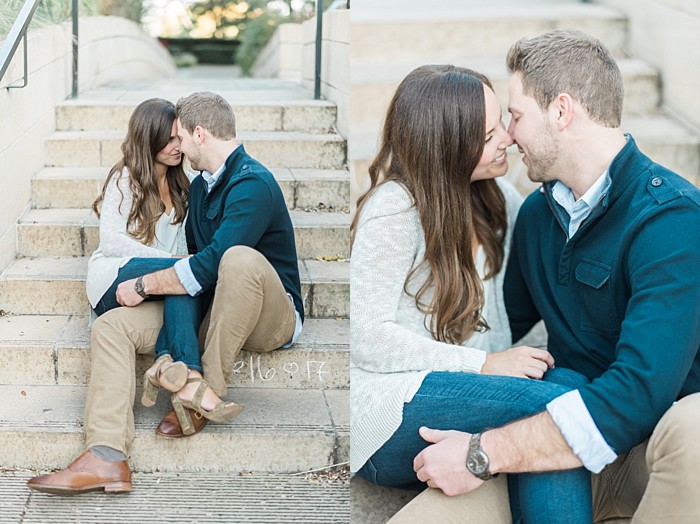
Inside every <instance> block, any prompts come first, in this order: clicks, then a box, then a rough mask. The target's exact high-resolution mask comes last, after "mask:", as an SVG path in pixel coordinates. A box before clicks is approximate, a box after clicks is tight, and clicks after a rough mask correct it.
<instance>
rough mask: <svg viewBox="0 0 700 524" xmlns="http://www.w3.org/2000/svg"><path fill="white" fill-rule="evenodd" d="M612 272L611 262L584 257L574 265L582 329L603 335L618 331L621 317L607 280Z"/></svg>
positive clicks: (611, 334)
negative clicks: (606, 263)
mask: <svg viewBox="0 0 700 524" xmlns="http://www.w3.org/2000/svg"><path fill="white" fill-rule="evenodd" d="M611 273H612V268H611V267H610V266H607V265H605V264H603V263H602V262H597V261H595V260H590V259H586V258H584V259H582V260H581V262H579V264H578V266H576V273H575V275H576V280H577V282H578V283H579V284H580V285H579V286H578V289H579V290H580V304H579V307H580V308H581V315H580V317H581V329H582V330H583V331H588V332H592V333H598V334H601V335H606V336H616V335H619V333H620V319H619V318H618V315H617V311H616V310H615V302H614V300H613V293H612V285H611V283H610V275H611Z"/></svg>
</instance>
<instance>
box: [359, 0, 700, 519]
mask: <svg viewBox="0 0 700 524" xmlns="http://www.w3.org/2000/svg"><path fill="white" fill-rule="evenodd" d="M356 4H358V5H356ZM485 4H486V3H485V2H479V3H478V5H477V2H471V1H467V2H458V1H451V0H440V1H439V2H437V3H436V4H435V5H432V4H431V5H430V6H427V4H425V3H423V2H419V1H417V0H405V1H403V2H400V5H399V3H398V2H394V1H393V0H390V1H389V3H388V4H387V3H381V4H378V3H376V2H374V3H373V2H369V1H365V0H358V1H357V2H355V3H354V4H353V10H352V11H351V27H350V31H351V64H350V67H351V73H352V74H351V88H350V97H351V100H352V101H353V103H352V104H351V108H350V137H349V140H348V144H349V148H348V162H349V165H350V172H351V184H352V193H353V198H356V197H357V196H359V194H361V192H362V191H363V188H364V187H366V184H367V183H368V179H367V168H368V166H369V163H370V161H371V160H372V158H373V157H374V155H375V153H376V150H377V145H378V139H379V134H380V130H381V126H382V124H383V119H384V116H385V114H386V109H387V107H388V104H389V101H390V99H391V97H392V96H393V94H394V91H395V89H396V87H397V85H398V84H399V82H400V81H401V80H402V79H403V78H404V77H405V76H406V74H408V73H409V72H410V71H411V70H412V69H414V68H415V67H417V66H419V65H423V64H431V63H432V64H438V63H451V64H455V65H460V66H465V67H469V68H472V69H475V70H477V71H481V72H483V73H485V74H487V75H488V76H489V77H490V79H491V80H492V82H493V84H494V89H495V91H496V95H497V96H498V98H499V100H500V101H501V103H502V106H503V110H504V119H505V120H506V123H507V122H508V120H509V118H510V117H509V115H508V113H507V100H508V78H509V75H508V73H507V70H506V68H505V56H506V53H507V51H508V49H509V48H510V46H511V45H512V44H513V43H514V42H515V41H516V40H517V39H519V38H521V37H527V36H535V35H538V34H541V33H542V32H544V31H546V30H548V29H553V28H577V29H580V30H583V31H585V32H587V33H589V34H592V35H594V36H596V37H598V38H600V39H601V40H602V41H603V42H605V43H606V45H607V46H608V47H609V48H610V49H612V50H613V52H614V54H615V56H616V58H617V59H618V62H619V65H620V68H621V70H622V73H623V75H624V82H625V89H626V95H625V96H626V98H625V107H624V116H623V124H622V125H623V129H624V130H625V131H627V132H631V133H632V134H633V135H634V137H635V139H636V140H637V143H638V144H639V146H640V148H641V149H642V151H644V152H645V153H647V154H648V155H650V156H651V157H652V158H653V159H655V160H656V161H658V162H660V163H661V164H664V165H666V166H668V167H669V168H671V169H674V170H676V171H677V172H678V173H680V174H681V175H683V176H685V177H686V178H688V179H689V180H690V181H692V182H693V183H695V184H696V185H700V137H698V136H697V135H696V134H694V133H693V132H692V131H691V130H690V129H688V128H686V127H685V126H684V125H683V124H682V123H680V122H678V121H677V120H674V118H673V117H671V116H670V115H669V114H667V113H666V112H665V111H664V110H663V91H662V79H661V78H660V77H659V74H658V72H657V71H656V70H654V69H653V68H652V67H650V66H649V65H647V64H646V63H645V62H644V57H635V56H630V55H629V54H628V53H627V41H628V37H629V34H628V33H629V28H628V20H627V18H626V17H625V16H624V15H622V14H621V13H619V12H617V11H615V10H613V9H610V8H607V7H604V6H601V5H596V4H591V3H574V2H568V1H564V2H557V3H554V2H551V1H548V0H540V1H533V2H520V1H517V0H510V1H509V0H497V1H495V2H489V3H488V4H489V6H488V7H486V6H485ZM525 4H527V5H525ZM356 100H361V101H362V103H359V104H358V103H354V102H355V101H356ZM511 149H512V150H511V151H510V152H509V163H510V166H511V168H510V170H509V174H508V175H507V176H508V178H509V179H510V180H511V181H512V182H514V183H515V184H516V186H517V187H518V188H519V189H520V190H521V191H522V192H523V193H529V192H530V191H532V190H533V189H534V188H535V186H534V185H533V184H532V183H531V182H530V181H529V180H528V179H527V175H526V168H525V166H524V165H523V164H522V162H521V161H520V155H519V154H518V153H517V149H516V148H511ZM351 485H352V490H351V493H352V501H351V508H352V514H351V517H352V522H358V523H359V522H362V523H366V524H380V523H384V522H386V521H387V520H388V519H389V518H390V517H391V516H392V515H393V514H394V513H396V511H398V509H400V508H401V507H402V506H403V505H405V504H406V503H407V502H408V501H409V500H411V499H412V498H413V497H414V496H415V495H416V492H410V491H401V490H394V489H389V488H382V487H379V486H374V485H371V484H369V483H367V482H365V481H364V480H363V479H361V478H359V477H355V478H354V479H353V480H352V482H351ZM464 519H465V520H464V522H469V520H468V518H467V516H466V515H465V516H464Z"/></svg>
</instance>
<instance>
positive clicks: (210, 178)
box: [202, 144, 241, 193]
mask: <svg viewBox="0 0 700 524" xmlns="http://www.w3.org/2000/svg"><path fill="white" fill-rule="evenodd" d="M240 146H241V145H240V144H238V145H237V146H236V147H235V148H234V150H233V151H235V150H236V149H238V148H239V147H240ZM225 169H226V161H224V163H223V164H221V165H220V166H219V169H217V170H216V171H214V172H213V173H210V172H209V171H205V170H202V178H204V180H205V181H206V183H207V193H208V192H209V191H211V188H212V187H214V184H216V181H217V180H219V178H220V177H221V174H222V173H223V172H224V170H225Z"/></svg>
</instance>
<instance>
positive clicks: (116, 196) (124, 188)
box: [100, 170, 171, 258]
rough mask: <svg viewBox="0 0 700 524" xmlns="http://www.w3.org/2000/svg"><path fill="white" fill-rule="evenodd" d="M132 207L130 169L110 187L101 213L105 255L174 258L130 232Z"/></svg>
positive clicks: (102, 241) (110, 184) (101, 237)
mask: <svg viewBox="0 0 700 524" xmlns="http://www.w3.org/2000/svg"><path fill="white" fill-rule="evenodd" d="M120 190H121V191H120ZM122 195H123V198H122ZM132 205H133V195H132V193H131V188H130V187H129V176H128V174H127V172H126V170H125V172H124V173H123V174H119V173H115V174H114V176H113V177H112V179H111V180H110V181H109V184H108V185H107V190H106V191H105V196H104V200H103V201H102V210H101V213H100V247H101V248H102V254H103V255H104V256H106V257H143V258H167V257H170V256H171V254H170V253H169V252H167V251H162V250H160V249H156V248H153V247H149V246H147V245H144V244H142V243H141V242H139V241H138V240H136V239H135V238H134V237H133V236H132V235H131V234H130V233H129V231H128V230H127V221H128V218H129V211H130V210H131V206H132Z"/></svg>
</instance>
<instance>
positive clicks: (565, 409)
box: [547, 390, 617, 473]
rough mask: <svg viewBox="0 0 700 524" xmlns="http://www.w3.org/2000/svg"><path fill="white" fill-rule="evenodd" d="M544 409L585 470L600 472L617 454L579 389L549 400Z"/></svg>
mask: <svg viewBox="0 0 700 524" xmlns="http://www.w3.org/2000/svg"><path fill="white" fill-rule="evenodd" d="M547 411H548V412H549V414H550V415H551V417H552V419H554V423H555V424H556V425H557V427H559V430H560V431H561V433H562V435H563V436H564V439H565V440H566V442H567V443H568V444H569V447H571V449H572V450H573V451H574V453H575V454H576V456H577V457H578V458H579V459H581V462H582V463H583V465H584V467H585V468H586V469H587V470H589V471H592V472H593V473H600V471H601V470H602V469H603V468H604V467H605V466H606V465H608V464H610V463H611V462H613V461H614V460H615V459H616V458H617V454H616V453H615V452H614V451H613V450H612V448H611V447H610V446H608V443H607V442H605V439H604V438H603V435H602V434H601V433H600V431H599V430H598V426H596V424H595V421H594V420H593V417H591V414H590V413H589V411H588V408H587V407H586V404H585V403H584V402H583V398H581V394H580V393H579V392H578V390H574V391H569V392H568V393H564V394H563V395H561V396H559V397H557V398H555V399H554V400H552V401H551V402H550V403H549V404H547Z"/></svg>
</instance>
